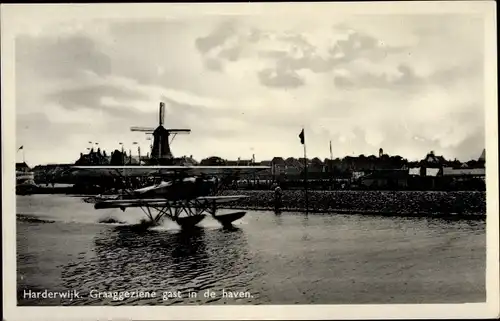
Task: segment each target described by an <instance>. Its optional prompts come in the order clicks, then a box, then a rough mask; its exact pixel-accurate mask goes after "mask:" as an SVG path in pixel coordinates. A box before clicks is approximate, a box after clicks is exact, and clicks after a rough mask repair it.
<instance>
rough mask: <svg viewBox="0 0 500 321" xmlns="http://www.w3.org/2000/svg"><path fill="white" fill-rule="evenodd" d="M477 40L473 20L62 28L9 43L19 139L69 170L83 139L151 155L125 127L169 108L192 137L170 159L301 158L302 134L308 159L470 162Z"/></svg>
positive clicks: (478, 130)
mask: <svg viewBox="0 0 500 321" xmlns="http://www.w3.org/2000/svg"><path fill="white" fill-rule="evenodd" d="M73 25H76V27H72V26H73ZM482 41H483V39H482V22H481V20H480V19H477V18H475V17H472V16H467V15H465V16H456V17H453V18H449V17H443V16H433V15H419V16H411V15H410V16H384V17H379V16H376V17H375V16H363V17H361V16H359V17H342V18H339V17H335V18H328V19H326V18H322V17H315V18H307V17H303V18H302V19H300V20H298V19H296V18H295V17H290V19H288V20H287V19H283V20H276V19H273V18H269V17H264V16H263V17H237V18H235V17H231V18H230V19H228V18H227V17H223V16H220V17H218V16H211V17H210V18H201V17H199V18H196V17H191V18H189V19H179V18H177V19H168V20H167V19H149V20H148V19H141V20H137V19H135V20H123V19H122V20H116V21H114V20H108V21H102V20H101V21H99V22H96V23H94V22H92V23H91V24H89V25H86V24H77V23H73V24H68V25H66V26H65V27H64V28H60V29H58V28H53V29H50V32H44V31H42V32H39V33H37V34H31V35H21V36H19V38H18V40H17V41H16V111H17V117H18V119H17V125H18V127H19V128H20V129H22V128H24V129H23V130H22V131H21V132H18V137H17V138H18V141H19V142H20V143H24V144H26V145H27V146H44V148H48V146H49V145H50V146H51V148H52V150H53V155H54V161H57V160H59V159H60V161H71V160H74V158H75V153H79V152H78V150H82V148H83V149H84V148H85V147H84V146H86V145H85V144H86V143H87V142H88V141H99V142H100V146H104V147H105V148H106V149H113V148H116V146H117V142H118V141H123V142H132V141H140V143H141V144H142V145H141V149H142V150H147V149H148V146H149V142H147V141H146V140H145V139H144V135H143V134H142V133H132V132H130V131H129V127H131V126H154V125H156V124H157V122H158V104H159V102H160V101H164V102H165V103H166V106H167V113H166V117H165V122H166V125H167V126H169V127H170V126H171V127H186V128H192V133H191V134H190V135H187V136H182V137H179V138H176V142H175V145H174V146H173V151H174V154H175V155H191V154H194V156H195V157H197V158H203V157H206V156H210V155H219V156H222V157H225V158H237V157H238V156H241V157H244V155H248V154H251V153H253V152H254V153H255V154H256V157H257V158H258V159H270V158H272V157H274V156H285V157H288V156H300V155H301V153H302V149H301V148H302V146H301V145H300V144H299V143H298V138H297V135H298V132H299V131H300V129H301V128H302V126H304V127H305V128H306V131H307V135H308V136H307V137H308V153H309V154H310V155H311V157H313V155H314V156H318V157H320V158H324V157H327V156H328V155H329V148H328V142H329V140H332V142H333V145H334V146H333V147H334V155H335V156H339V157H343V156H345V155H352V153H353V152H354V153H355V154H365V155H370V154H376V153H377V152H378V148H380V147H382V148H384V150H386V151H387V152H389V153H391V154H401V155H402V156H404V157H407V158H410V159H415V158H420V157H422V156H423V155H425V153H426V152H428V151H429V150H431V149H432V150H435V151H436V153H443V154H445V156H446V157H448V158H453V157H462V158H468V157H477V155H476V154H477V151H476V150H477V149H478V148H479V149H481V148H480V147H476V146H484V125H483V123H484V101H483V100H484V99H483V96H484V84H483V76H484V75H483V70H484V68H483V66H484V61H483V52H482V48H483V47H484V46H482ZM35 115H36V116H35ZM35 119H36V120H35ZM36 121H38V122H39V124H40V125H38V124H37V125H36V124H35V122H36ZM42 124H43V125H44V129H42V128H41V126H42ZM89 124H90V125H89ZM89 126H91V127H89ZM40 131H44V132H43V133H40ZM60 132H64V133H65V137H64V139H61V143H60V144H59V143H58V144H55V143H53V142H54V141H56V138H57V137H58V135H60ZM415 137H419V139H418V140H416V139H415ZM474 144H476V145H475V146H474ZM70 145H71V146H75V147H71V148H69V147H67V146H70ZM251 148H253V152H251V151H250V150H251ZM30 155H33V158H34V159H40V161H42V160H43V161H49V158H50V156H47V153H46V151H44V150H43V149H42V148H39V149H38V148H37V149H36V151H33V154H31V153H30Z"/></svg>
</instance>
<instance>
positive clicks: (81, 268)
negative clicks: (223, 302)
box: [62, 226, 254, 305]
mask: <svg viewBox="0 0 500 321" xmlns="http://www.w3.org/2000/svg"><path fill="white" fill-rule="evenodd" d="M93 252H94V253H95V256H94V257H92V258H90V259H87V260H85V261H83V260H80V261H78V262H72V263H70V264H68V265H67V266H66V267H65V268H64V269H63V275H62V279H63V284H64V286H65V287H67V288H77V289H81V291H83V292H86V293H89V292H90V291H91V290H98V291H133V290H143V291H155V292H157V293H161V292H163V291H180V292H181V293H183V295H184V296H185V297H184V298H181V299H171V300H169V301H168V302H162V300H161V295H160V297H158V298H155V299H151V298H149V299H148V300H146V301H147V302H145V301H144V299H143V301H141V299H137V300H136V299H125V300H124V301H121V302H114V301H111V300H106V299H102V298H100V299H96V298H89V297H86V298H83V299H81V300H75V301H73V302H69V303H67V304H99V305H102V304H146V303H148V304H151V303H161V304H176V303H200V302H201V301H203V299H204V298H203V294H202V292H203V291H205V290H207V289H210V290H212V291H222V289H226V290H228V289H231V290H239V291H247V290H248V288H249V282H250V281H251V280H252V279H253V275H254V272H253V271H252V257H251V255H250V254H249V253H248V249H247V244H246V239H245V234H244V232H243V231H242V230H241V229H238V228H232V229H213V230H210V229H203V228H195V229H190V230H186V231H185V230H179V231H162V230H147V231H142V232H138V231H137V230H135V229H133V228H130V227H127V226H121V227H116V228H110V229H107V230H104V231H102V232H101V233H100V234H98V235H97V236H96V237H95V239H94V249H93ZM190 292H196V293H199V296H198V297H197V298H187V294H188V293H190ZM218 299H219V298H218ZM151 300H153V302H151ZM212 301H214V300H212Z"/></svg>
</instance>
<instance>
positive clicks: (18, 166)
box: [16, 162, 30, 169]
mask: <svg viewBox="0 0 500 321" xmlns="http://www.w3.org/2000/svg"><path fill="white" fill-rule="evenodd" d="M16 169H30V167H29V166H28V164H26V162H22V163H16Z"/></svg>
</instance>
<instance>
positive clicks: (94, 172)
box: [72, 166, 270, 177]
mask: <svg viewBox="0 0 500 321" xmlns="http://www.w3.org/2000/svg"><path fill="white" fill-rule="evenodd" d="M72 169H73V170H76V174H78V172H79V171H82V174H84V175H85V176H117V175H122V176H128V177H131V176H173V175H176V174H180V173H185V174H186V175H187V176H201V175H207V176H218V175H237V176H239V175H247V174H253V173H256V172H259V171H263V170H266V169H270V167H269V166H73V167H72ZM83 172H84V173H83Z"/></svg>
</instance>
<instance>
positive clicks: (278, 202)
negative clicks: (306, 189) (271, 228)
mask: <svg viewBox="0 0 500 321" xmlns="http://www.w3.org/2000/svg"><path fill="white" fill-rule="evenodd" d="M282 196H283V193H282V190H281V187H280V186H279V185H276V187H275V188H274V212H275V213H276V214H277V213H281V207H282Z"/></svg>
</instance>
